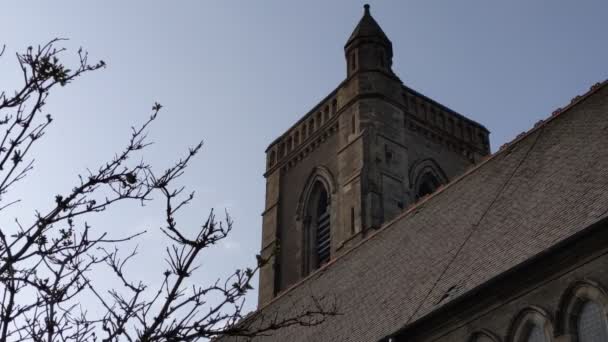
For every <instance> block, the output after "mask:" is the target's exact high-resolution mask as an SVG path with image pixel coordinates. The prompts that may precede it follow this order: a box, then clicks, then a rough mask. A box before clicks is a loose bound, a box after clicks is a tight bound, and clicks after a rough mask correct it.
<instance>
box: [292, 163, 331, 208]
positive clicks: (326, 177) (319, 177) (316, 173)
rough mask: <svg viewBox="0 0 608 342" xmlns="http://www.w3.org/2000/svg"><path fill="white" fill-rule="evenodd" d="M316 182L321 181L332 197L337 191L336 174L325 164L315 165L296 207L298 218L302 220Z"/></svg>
mask: <svg viewBox="0 0 608 342" xmlns="http://www.w3.org/2000/svg"><path fill="white" fill-rule="evenodd" d="M315 182H321V183H322V184H323V185H324V186H325V189H327V193H328V195H329V197H330V199H331V197H332V195H333V194H334V193H335V192H336V185H335V184H336V183H335V181H334V176H333V175H332V173H331V171H329V169H328V168H326V167H325V166H317V167H315V168H314V169H313V170H312V172H311V173H310V175H309V176H308V178H307V179H306V183H305V184H306V185H305V186H304V188H303V189H302V191H301V192H300V196H299V197H298V206H297V208H296V220H302V219H303V218H304V216H305V215H304V213H305V212H306V204H307V201H308V199H309V198H310V194H311V192H312V190H313V186H314V185H315Z"/></svg>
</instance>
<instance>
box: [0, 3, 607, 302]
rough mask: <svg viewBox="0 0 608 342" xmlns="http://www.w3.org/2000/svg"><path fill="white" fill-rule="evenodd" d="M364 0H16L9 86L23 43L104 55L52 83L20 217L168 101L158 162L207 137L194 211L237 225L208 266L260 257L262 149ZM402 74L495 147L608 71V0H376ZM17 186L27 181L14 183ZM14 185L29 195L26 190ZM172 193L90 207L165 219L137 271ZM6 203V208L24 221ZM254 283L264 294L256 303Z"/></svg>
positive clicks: (4, 20) (307, 104) (139, 218)
mask: <svg viewBox="0 0 608 342" xmlns="http://www.w3.org/2000/svg"><path fill="white" fill-rule="evenodd" d="M363 3H364V2H362V1H345V0H343V1H327V0H325V1H282V0H273V1H255V2H254V1H244V0H243V1H225V0H222V1H163V2H161V1H149V0H146V1H143V0H141V1H95V2H92V1H91V2H82V1H53V2H51V1H11V2H7V3H4V4H3V6H2V9H1V11H0V44H6V45H7V53H6V54H5V56H4V57H3V58H2V59H0V73H1V75H2V77H0V88H2V89H5V90H6V89H11V88H12V87H15V86H17V85H18V84H19V81H20V80H19V74H18V73H17V68H16V61H15V58H14V54H13V53H14V52H15V51H18V50H20V51H22V50H24V49H25V48H26V47H27V46H28V45H36V44H39V43H44V42H46V41H48V40H49V39H51V38H54V37H67V38H70V39H71V40H70V41H69V42H67V43H66V46H67V47H68V48H70V49H72V50H71V52H73V53H75V51H76V49H77V48H78V47H79V46H82V47H84V48H85V49H87V50H88V51H89V52H90V55H91V57H92V58H96V59H103V60H105V61H106V62H107V64H108V67H107V69H105V70H102V71H99V72H95V73H93V74H89V75H86V76H85V77H83V78H82V79H80V80H78V81H77V82H76V83H74V84H73V85H71V86H69V87H66V88H64V89H61V90H59V91H57V92H56V93H55V94H52V96H51V98H50V99H49V101H48V103H49V104H48V107H47V109H48V111H50V112H51V113H52V114H53V115H54V116H55V119H56V120H55V122H54V126H53V127H52V128H51V129H50V131H49V133H48V135H47V136H46V137H45V141H44V144H42V145H40V146H38V147H37V149H36V151H35V154H36V156H37V164H36V165H37V168H36V170H35V172H34V173H33V174H32V175H31V176H30V178H28V179H27V181H26V182H24V183H22V184H21V185H20V186H19V188H18V189H16V190H18V191H19V193H18V195H19V196H20V197H22V198H24V199H25V201H24V202H23V204H22V206H21V207H19V208H15V209H14V210H13V214H14V215H15V216H19V217H21V218H22V220H26V219H28V218H32V217H33V209H34V208H38V209H43V208H46V207H48V206H49V205H50V204H52V203H53V198H54V195H55V194H57V193H65V192H66V191H68V190H69V189H70V188H71V187H72V185H73V184H75V181H76V175H77V174H78V173H80V172H82V171H83V170H85V168H87V167H90V168H94V167H96V166H97V165H99V164H100V163H101V162H103V161H104V160H106V159H108V158H110V157H111V156H112V154H113V152H114V151H116V150H117V149H118V148H119V147H120V146H122V145H123V143H124V142H125V141H126V139H127V137H128V134H129V127H130V126H131V125H133V124H137V123H140V122H142V121H143V120H144V119H145V118H146V117H147V115H148V114H149V112H150V108H151V106H152V104H153V103H154V101H159V102H160V103H162V104H163V105H164V106H165V109H164V110H163V112H162V116H161V117H160V118H159V120H158V122H157V123H156V125H155V126H154V127H153V128H152V130H151V132H150V135H151V137H152V139H153V140H154V141H155V142H156V144H155V145H154V146H152V148H151V149H150V150H149V152H148V153H146V157H147V158H148V159H149V160H150V161H151V163H153V164H154V165H157V167H158V168H162V167H164V166H167V165H168V164H169V162H170V161H171V160H174V159H176V158H177V154H178V153H180V152H183V151H185V149H186V147H187V146H189V145H192V144H194V143H195V142H197V141H198V140H199V139H204V141H205V147H204V150H203V152H202V154H201V155H199V157H198V159H197V160H196V161H195V162H194V163H193V164H192V165H191V167H190V170H189V172H188V173H187V174H186V176H185V177H184V179H183V182H184V183H185V184H187V186H188V187H189V188H190V189H192V190H196V191H197V194H198V197H197V200H196V201H195V202H194V203H193V205H192V206H191V207H190V208H189V209H188V211H187V212H184V216H183V217H182V218H181V221H180V222H183V223H184V224H187V225H191V226H192V228H191V229H192V231H194V230H195V229H196V225H197V224H198V223H199V222H202V219H203V218H204V216H205V214H204V213H206V212H207V210H208V209H209V208H211V207H215V208H218V209H223V208H227V209H228V210H229V211H230V213H231V214H232V216H233V217H234V219H235V223H236V224H235V231H234V234H233V235H232V237H231V238H230V240H228V241H227V242H226V243H224V244H223V245H222V246H219V247H218V248H215V249H214V250H213V251H211V253H210V254H208V255H207V256H205V257H204V258H203V259H202V264H203V271H202V272H200V273H199V275H198V276H197V278H196V280H197V281H200V282H204V281H208V280H210V279H214V278H215V277H217V276H219V275H221V274H224V273H226V272H227V271H228V270H230V269H232V268H234V267H235V266H237V265H244V264H247V263H249V264H251V263H253V255H254V254H255V253H256V252H257V251H258V250H259V247H260V230H261V217H260V213H261V212H262V210H263V205H264V203H263V202H264V187H265V183H264V178H263V177H262V174H263V172H264V161H265V156H264V150H265V148H266V147H267V145H268V144H269V143H270V142H271V141H272V140H273V139H274V138H276V137H277V136H278V135H279V134H281V133H282V132H283V131H284V130H285V129H286V128H288V127H289V126H290V125H291V124H293V123H294V122H295V121H296V120H297V119H298V118H300V117H301V115H303V114H304V113H306V112H307V111H308V110H309V109H310V108H311V107H312V106H313V105H314V104H316V103H317V101H319V100H320V99H322V98H323V97H324V96H325V95H326V94H327V93H328V92H329V91H331V90H332V89H333V88H334V87H335V86H336V85H337V84H338V83H339V82H340V81H342V80H343V78H344V77H345V64H344V58H343V46H344V43H345V41H346V39H347V38H348V36H349V34H350V32H351V31H352V29H353V28H354V26H355V25H356V23H357V22H358V20H359V19H360V17H361V15H362V13H363V10H362V6H363ZM370 3H371V11H372V15H373V16H374V17H375V18H376V20H377V21H378V22H379V24H380V25H381V26H382V28H383V29H384V31H385V32H386V34H387V35H388V37H389V38H390V39H391V40H392V42H393V46H394V55H395V57H394V69H395V71H396V73H397V74H398V75H399V76H400V77H401V79H402V80H403V81H404V83H405V84H406V85H408V86H410V87H413V88H414V89H416V90H418V91H420V92H422V93H424V94H425V95H427V96H429V97H431V98H434V99H435V100H437V101H439V102H441V103H443V104H445V105H447V106H449V107H451V108H453V109H454V110H456V111H458V112H460V113H462V114H464V115H467V116H468V117H470V118H472V119H474V120H476V121H478V122H480V123H482V124H483V125H485V126H486V127H487V128H488V129H489V130H490V131H491V132H492V134H491V141H492V150H493V151H494V150H496V149H497V147H498V146H500V145H501V144H503V143H504V142H507V141H509V140H511V139H512V138H514V137H515V136H516V135H517V134H518V133H520V132H522V131H524V130H527V129H529V128H530V127H532V125H533V124H534V123H535V122H536V121H538V120H539V119H542V118H546V117H548V116H549V115H550V113H551V111H553V110H554V109H555V108H557V107H560V106H564V105H566V104H567V103H568V102H569V101H570V99H571V98H572V97H574V96H575V95H578V94H581V93H584V92H585V91H587V90H588V89H589V87H590V86H591V85H592V84H593V83H595V82H599V81H602V80H604V79H606V78H608V63H607V62H608V44H607V43H606V32H608V20H607V17H608V1H606V0H577V1H562V0H544V1H541V0H539V1H531V0H511V1H482V0H476V1H473V0H461V1H428V0H417V1H388V0H387V1H370ZM14 194H15V193H14ZM15 195H16V194H15ZM157 210H158V207H155V206H153V205H152V206H148V207H147V208H144V209H140V208H138V207H137V206H126V207H121V208H119V210H117V211H113V212H110V213H107V214H102V215H98V216H97V217H95V218H93V219H91V220H90V221H92V222H93V223H94V224H95V227H96V229H98V230H99V231H109V232H112V233H115V234H120V233H122V232H126V231H136V230H138V229H141V228H149V229H151V230H152V232H151V233H150V234H148V235H147V236H146V237H145V238H143V239H141V240H140V250H141V255H140V258H139V259H138V261H137V262H138V264H137V267H135V268H134V269H133V272H135V275H137V276H139V277H141V278H144V279H148V280H150V281H152V280H153V279H160V273H161V272H162V270H164V266H161V269H159V265H161V263H162V261H161V259H160V254H159V252H160V251H162V250H163V249H164V246H165V244H164V242H163V241H162V239H161V238H160V236H159V235H158V226H159V225H160V224H161V222H160V221H159V219H160V218H161V217H160V215H158V214H156V213H157V212H158V211H157ZM9 219H12V218H9V217H3V218H2V222H8V221H10V220H9ZM254 297H255V296H252V298H251V299H252V300H251V301H250V307H253V306H254V305H255V298H254Z"/></svg>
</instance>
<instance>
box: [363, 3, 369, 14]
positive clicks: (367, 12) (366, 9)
mask: <svg viewBox="0 0 608 342" xmlns="http://www.w3.org/2000/svg"><path fill="white" fill-rule="evenodd" d="M363 9H364V10H365V14H367V15H369V4H365V5H363Z"/></svg>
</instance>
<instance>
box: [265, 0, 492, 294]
mask: <svg viewBox="0 0 608 342" xmlns="http://www.w3.org/2000/svg"><path fill="white" fill-rule="evenodd" d="M344 52H345V57H346V69H347V72H346V79H345V80H344V81H343V82H342V83H340V85H338V87H337V88H336V89H335V90H334V91H332V92H331V93H330V94H329V95H327V97H325V98H324V99H323V100H322V101H321V102H320V103H318V104H317V105H315V106H314V107H313V108H312V109H311V110H310V111H309V112H308V113H306V114H305V115H304V116H303V117H302V118H301V119H300V120H298V122H296V123H295V124H294V125H293V126H292V127H290V128H289V129H288V130H287V131H286V132H285V133H283V134H282V135H281V136H279V137H278V138H277V139H276V140H275V141H273V142H272V143H271V144H270V146H268V148H267V150H266V161H267V163H266V173H265V174H264V176H265V177H266V206H265V210H264V212H263V214H262V216H263V223H262V225H263V227H262V250H261V254H262V256H263V257H266V258H270V262H269V263H268V264H266V265H265V266H264V267H263V268H262V269H261V270H260V286H259V305H260V306H261V305H264V304H265V303H268V302H269V301H270V300H272V298H274V297H275V296H276V295H277V294H279V293H280V292H281V291H283V290H285V289H286V288H288V287H289V286H291V285H293V284H295V283H296V282H297V281H299V280H300V279H302V278H304V277H306V276H307V275H309V274H311V273H312V272H314V271H315V270H317V269H319V268H321V267H323V266H324V265H326V264H328V263H330V262H331V260H332V259H334V258H335V257H336V256H338V255H340V254H342V253H344V252H345V251H346V250H348V249H349V248H350V247H352V246H353V245H354V244H356V243H357V242H359V241H361V240H362V239H363V238H365V236H366V235H368V234H369V233H370V231H372V230H374V229H377V228H379V227H380V226H381V225H382V224H383V223H385V222H387V221H388V220H390V219H392V218H394V217H395V216H396V215H398V214H399V213H400V212H402V211H403V210H404V209H405V208H406V207H407V206H408V205H410V204H412V203H414V202H416V201H417V200H419V199H420V198H421V197H423V196H425V195H428V194H430V193H431V192H433V191H434V190H435V189H436V188H437V187H439V186H441V185H443V184H446V183H447V182H449V181H450V180H451V179H453V178H454V177H456V176H458V175H460V174H462V173H463V172H464V170H465V169H467V168H468V167H470V166H471V165H472V164H475V163H476V162H478V161H479V160H480V159H481V158H482V157H483V156H485V155H487V154H489V153H490V148H489V138H488V135H489V132H488V130H487V129H486V128H485V127H483V126H482V125H480V124H478V123H476V122H474V121H472V120H470V119H467V118H466V117H464V116H462V115H460V114H458V113H456V112H455V111H453V110H451V109H449V108H447V107H445V106H443V105H441V104H440V103H438V102H435V101H433V100H432V99H430V98H428V97H426V96H424V95H422V94H420V93H418V92H416V91H414V90H412V89H410V88H408V87H407V86H405V85H404V84H403V83H402V82H401V80H400V79H399V78H398V77H397V76H396V75H395V74H394V72H393V70H392V60H393V48H392V43H391V41H390V40H389V39H388V37H387V36H386V34H385V33H384V32H383V31H382V29H381V28H380V26H379V25H378V23H377V22H376V21H375V20H374V18H373V17H372V16H371V14H370V8H369V5H365V6H364V14H363V17H362V18H361V20H360V21H359V24H358V25H357V26H356V28H355V30H354V31H353V33H352V35H351V36H350V38H349V39H348V41H347V42H346V45H345V47H344Z"/></svg>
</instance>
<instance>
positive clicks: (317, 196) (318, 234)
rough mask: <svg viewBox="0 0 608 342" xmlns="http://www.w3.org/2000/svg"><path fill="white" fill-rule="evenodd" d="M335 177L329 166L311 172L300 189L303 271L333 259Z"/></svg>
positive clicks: (305, 271)
mask: <svg viewBox="0 0 608 342" xmlns="http://www.w3.org/2000/svg"><path fill="white" fill-rule="evenodd" d="M335 191H336V186H335V183H334V178H333V176H332V174H331V172H330V171H329V170H328V169H327V168H325V167H322V166H321V167H316V168H315V169H313V171H312V172H311V174H310V176H309V177H308V180H307V182H306V185H305V186H304V189H303V190H302V192H301V193H300V197H299V202H298V208H297V211H296V220H297V221H299V222H300V223H299V227H301V233H302V247H301V248H302V250H301V254H300V255H301V261H302V275H307V274H308V273H310V272H311V271H313V270H315V269H317V268H319V267H321V266H322V265H324V264H325V263H327V262H329V260H330V258H331V254H332V244H331V240H332V239H331V237H332V225H331V220H332V212H333V210H332V209H331V207H332V197H333V194H334V193H335Z"/></svg>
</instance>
